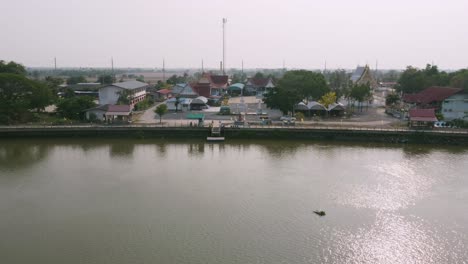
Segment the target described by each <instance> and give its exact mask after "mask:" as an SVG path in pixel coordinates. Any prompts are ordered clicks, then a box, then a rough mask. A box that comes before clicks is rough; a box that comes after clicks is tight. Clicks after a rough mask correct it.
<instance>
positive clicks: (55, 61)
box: [54, 57, 57, 73]
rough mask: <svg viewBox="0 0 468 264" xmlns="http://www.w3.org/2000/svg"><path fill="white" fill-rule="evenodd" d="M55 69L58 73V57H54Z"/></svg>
mask: <svg viewBox="0 0 468 264" xmlns="http://www.w3.org/2000/svg"><path fill="white" fill-rule="evenodd" d="M54 70H55V73H57V57H54Z"/></svg>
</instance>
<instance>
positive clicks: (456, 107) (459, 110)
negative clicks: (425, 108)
mask: <svg viewBox="0 0 468 264" xmlns="http://www.w3.org/2000/svg"><path fill="white" fill-rule="evenodd" d="M441 113H442V115H444V120H447V121H452V120H454V119H464V120H465V121H468V93H456V94H454V95H451V96H449V97H447V98H445V100H444V101H443V102H442V108H441Z"/></svg>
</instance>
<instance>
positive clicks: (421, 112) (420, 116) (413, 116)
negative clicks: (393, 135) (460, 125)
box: [409, 108, 437, 122]
mask: <svg viewBox="0 0 468 264" xmlns="http://www.w3.org/2000/svg"><path fill="white" fill-rule="evenodd" d="M409 117H410V121H422V122H436V121H437V118H436V116H435V109H434V108H430V109H410V110H409Z"/></svg>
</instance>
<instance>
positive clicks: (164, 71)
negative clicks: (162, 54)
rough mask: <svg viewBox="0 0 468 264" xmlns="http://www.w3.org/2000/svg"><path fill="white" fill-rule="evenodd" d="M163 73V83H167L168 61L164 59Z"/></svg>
mask: <svg viewBox="0 0 468 264" xmlns="http://www.w3.org/2000/svg"><path fill="white" fill-rule="evenodd" d="M162 72H163V82H165V81H166V61H165V60H164V58H163V68H162Z"/></svg>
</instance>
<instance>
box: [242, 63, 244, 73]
mask: <svg viewBox="0 0 468 264" xmlns="http://www.w3.org/2000/svg"><path fill="white" fill-rule="evenodd" d="M242 74H244V60H242Z"/></svg>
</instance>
